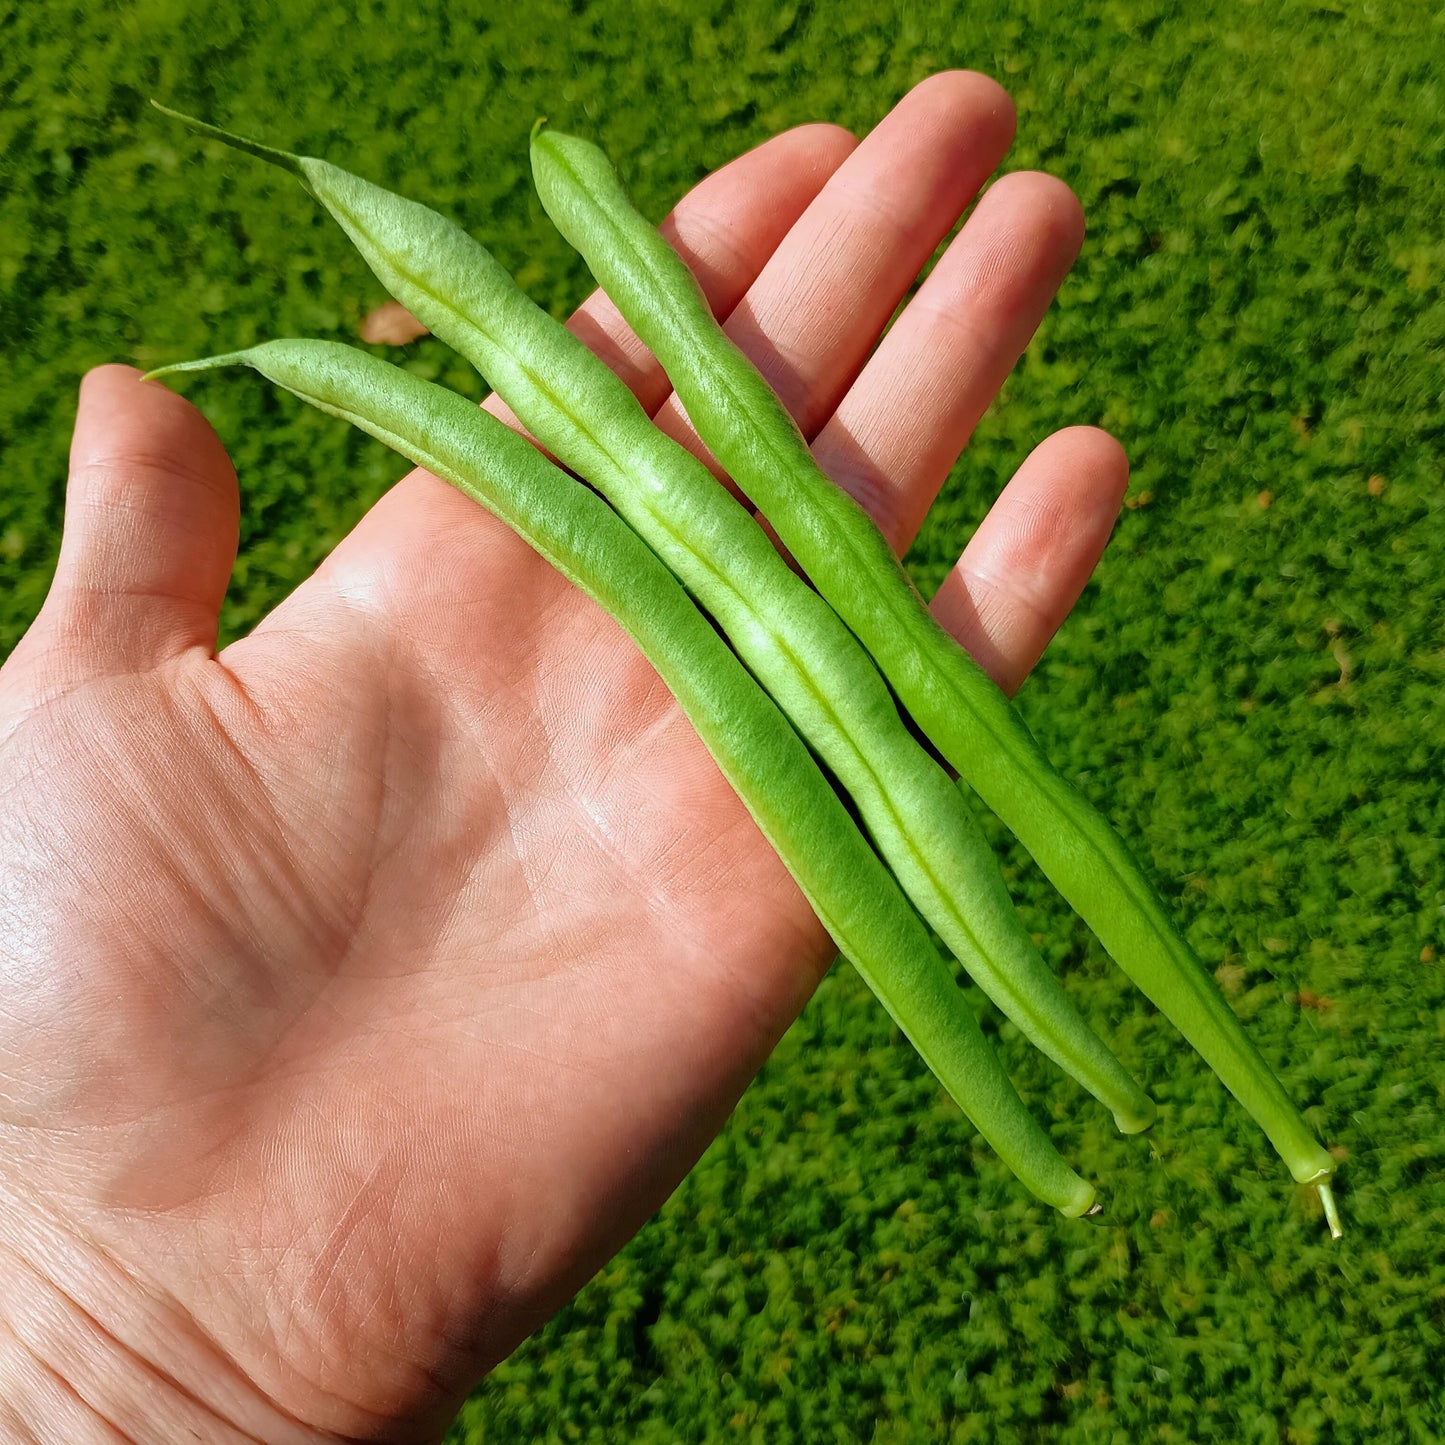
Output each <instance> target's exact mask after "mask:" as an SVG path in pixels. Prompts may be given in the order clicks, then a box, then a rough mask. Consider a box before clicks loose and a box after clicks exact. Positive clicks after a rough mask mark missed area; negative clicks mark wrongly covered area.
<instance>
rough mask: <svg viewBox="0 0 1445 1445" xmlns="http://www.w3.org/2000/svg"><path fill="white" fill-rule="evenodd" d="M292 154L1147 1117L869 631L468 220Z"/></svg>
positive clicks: (1076, 1046) (945, 918)
mask: <svg viewBox="0 0 1445 1445" xmlns="http://www.w3.org/2000/svg"><path fill="white" fill-rule="evenodd" d="M208 131H209V133H213V134H222V135H223V138H225V137H224V134H223V133H218V132H215V131H214V130H213V129H211V128H208ZM247 148H248V149H253V150H257V149H260V148H255V147H253V146H251V145H250V143H247ZM260 153H262V154H264V155H265V157H266V158H267V159H272V160H275V159H276V158H277V157H278V156H280V155H282V154H283V153H280V152H274V151H268V150H264V149H260ZM283 163H284V164H286V166H287V169H290V170H292V171H293V173H295V174H298V175H300V176H301V177H302V178H303V180H304V181H305V183H306V185H307V188H308V189H309V190H310V191H311V192H312V194H313V195H315V196H316V198H317V199H318V200H320V201H321V203H322V204H323V205H324V206H326V208H327V209H328V210H329V211H330V212H331V214H332V215H333V216H334V217H335V218H336V219H337V220H338V221H339V222H340V223H341V225H342V227H343V228H344V229H345V230H346V232H347V234H348V235H349V236H350V237H351V238H352V240H353V241H354V242H355V243H356V245H357V247H358V249H359V250H360V251H361V253H362V255H363V256H364V257H365V259H366V261H367V263H368V264H369V265H370V266H371V268H372V270H373V271H375V272H376V274H377V276H378V277H379V278H380V279H381V281H382V282H383V284H385V286H386V287H387V289H388V290H389V291H390V292H391V294H392V295H393V296H395V297H396V298H397V299H398V300H399V301H400V302H401V303H402V304H403V305H405V306H407V307H408V308H409V309H410V310H411V311H412V312H413V313H414V314H415V315H416V316H417V317H418V319H420V320H421V321H422V322H424V323H425V324H426V325H427V326H428V327H429V328H430V329H431V331H433V332H434V333H435V334H436V335H437V336H439V337H441V339H442V340H444V341H446V342H448V343H449V344H450V345H452V346H453V347H455V348H456V350H458V351H459V352H460V353H461V354H462V355H463V356H465V357H466V358H467V359H468V360H469V361H470V362H471V363H472V364H473V365H474V366H476V368H477V369H478V370H479V371H480V372H481V373H482V374H483V375H484V376H485V377H486V378H487V380H488V381H489V382H490V383H491V384H492V386H493V387H494V388H495V389H496V391H497V393H498V395H499V396H500V397H501V398H502V399H503V400H504V401H505V402H506V403H507V404H508V405H509V406H510V407H511V408H512V410H513V411H514V412H515V413H516V414H517V416H518V418H519V419H520V420H521V422H522V423H523V425H524V426H526V427H527V428H528V429H529V430H530V431H531V433H532V434H533V436H535V437H536V438H537V440H538V441H539V442H541V444H542V445H543V446H544V447H546V448H547V449H548V450H549V451H551V452H552V453H553V454H554V455H555V456H556V457H557V458H558V459H559V460H560V461H561V462H563V463H564V464H565V465H567V466H569V467H571V468H572V469H573V470H574V471H576V472H577V473H579V474H580V475H581V476H583V477H585V478H586V479H587V480H588V481H589V482H590V483H592V485H593V486H595V487H596V488H597V489H598V491H600V492H601V493H602V495H603V496H605V497H606V498H607V499H608V500H609V501H610V502H611V503H612V505H613V506H614V507H615V508H616V509H617V511H618V512H619V513H621V515H622V516H623V517H624V518H626V520H627V521H628V522H629V523H630V524H631V525H632V527H633V528H634V529H635V530H636V531H637V532H638V534H639V535H640V536H642V538H643V539H644V540H645V541H646V542H647V543H648V544H649V545H650V546H651V547H652V549H653V551H654V552H655V553H656V554H657V555H658V556H659V557H660V558H661V559H662V560H663V561H664V562H665V563H666V564H667V566H668V567H669V569H670V570H671V571H672V572H673V574H674V575H675V576H677V577H678V578H679V580H680V581H681V582H682V583H683V585H684V586H685V587H686V588H687V589H688V590H689V591H690V592H691V593H692V594H693V596H694V597H696V598H697V599H698V601H699V603H700V604H701V605H702V606H703V607H705V608H706V609H707V610H708V611H709V612H710V613H711V614H712V615H713V617H714V618H715V619H716V620H717V622H718V624H719V625H720V626H721V627H722V629H723V631H724V632H725V633H726V635H727V637H728V638H729V640H730V641H731V642H732V644H733V646H734V647H735V648H736V649H737V652H738V655H739V656H740V657H741V658H742V660H743V661H744V662H745V663H746V664H747V666H748V667H749V668H750V669H751V671H752V672H753V674H754V675H755V676H756V677H757V678H758V679H759V681H760V682H761V683H762V684H763V686H764V687H765V688H766V689H767V690H768V692H769V693H771V695H772V696H773V698H774V699H775V700H776V701H777V702H778V704H779V705H780V706H781V707H782V708H783V710H784V711H785V712H786V713H787V714H788V716H789V718H790V719H791V720H792V722H793V724H794V726H795V727H797V729H798V730H799V731H800V732H801V733H802V735H803V737H804V738H805V739H806V740H807V742H808V743H809V744H810V745H811V746H812V747H813V748H814V749H815V750H816V751H817V752H818V753H819V755H820V756H821V757H822V758H823V760H824V761H825V762H826V763H827V764H828V766H829V767H830V768H831V770H832V771H833V773H834V775H835V776H836V777H837V778H838V780H839V781H840V783H841V784H842V785H843V787H844V789H845V790H846V791H847V792H848V793H849V795H850V796H851V797H852V798H853V800H854V802H855V803H856V804H857V805H858V809H859V812H860V814H861V816H862V818H863V821H864V823H865V825H866V826H867V828H868V830H869V832H870V834H871V836H872V837H873V839H874V842H875V844H876V845H877V847H878V850H879V851H880V852H881V853H882V855H883V857H884V860H885V861H886V862H887V863H888V864H889V866H890V867H892V869H893V870H894V873H895V874H896V875H897V877H898V879H899V881H900V882H901V883H902V884H903V887H904V891H905V892H906V893H907V894H908V896H909V897H910V898H911V899H912V900H913V902H914V904H915V906H917V907H918V909H919V911H920V912H921V913H922V914H923V915H924V917H925V918H926V919H927V920H928V921H929V922H930V923H931V924H932V925H933V927H934V928H935V929H936V930H937V932H938V934H939V936H940V937H941V938H942V939H943V941H944V942H945V943H946V944H947V945H948V947H949V948H950V949H951V950H952V951H953V952H954V953H955V955H956V956H957V957H958V958H959V960H960V961H961V962H962V963H963V964H964V966H965V967H966V968H967V969H968V971H969V973H970V974H971V975H972V976H973V977H974V979H975V980H976V981H977V982H978V983H979V984H980V986H981V987H982V988H983V989H984V991H985V992H986V993H987V994H988V995H989V997H990V998H991V999H992V1000H993V1001H994V1002H995V1003H996V1004H997V1005H998V1006H999V1008H1000V1009H1002V1010H1003V1012H1004V1013H1005V1014H1007V1015H1008V1017H1009V1018H1011V1019H1012V1020H1014V1022H1015V1023H1017V1024H1018V1026H1019V1028H1020V1029H1021V1030H1022V1032H1023V1033H1024V1034H1025V1035H1026V1037H1028V1038H1029V1039H1030V1040H1031V1041H1032V1042H1033V1043H1034V1044H1035V1045H1036V1046H1037V1047H1038V1048H1039V1049H1040V1050H1041V1051H1042V1052H1044V1053H1045V1054H1047V1055H1048V1056H1049V1057H1050V1058H1051V1059H1053V1060H1054V1062H1055V1063H1057V1064H1058V1065H1059V1066H1060V1067H1061V1068H1063V1069H1064V1070H1065V1071H1066V1072H1067V1073H1069V1074H1070V1075H1072V1076H1073V1077H1074V1078H1075V1079H1077V1080H1078V1081H1079V1082H1080V1083H1081V1084H1082V1085H1083V1086H1084V1087H1085V1088H1086V1089H1088V1090H1089V1091H1090V1093H1092V1094H1093V1095H1094V1096H1095V1097H1096V1098H1098V1099H1099V1100H1100V1101H1101V1102H1103V1103H1104V1104H1105V1106H1106V1107H1107V1108H1109V1109H1110V1110H1111V1112H1112V1113H1113V1115H1114V1119H1115V1122H1116V1124H1117V1125H1118V1127H1119V1129H1120V1130H1121V1131H1123V1132H1125V1133H1137V1132H1139V1131H1141V1130H1143V1129H1146V1128H1148V1127H1149V1125H1150V1124H1152V1123H1153V1121H1154V1117H1155V1112H1156V1111H1155V1107H1154V1103H1153V1101H1152V1100H1151V1099H1150V1098H1149V1097H1148V1095H1147V1094H1145V1092H1144V1091H1143V1090H1142V1089H1141V1088H1140V1087H1139V1085H1138V1083H1137V1082H1136V1081H1135V1080H1134V1079H1133V1078H1132V1077H1131V1076H1130V1074H1129V1073H1128V1071H1127V1070H1125V1068H1124V1067H1123V1065H1122V1064H1121V1063H1120V1062H1119V1061H1118V1059H1117V1058H1115V1056H1114V1055H1113V1054H1112V1053H1111V1052H1110V1051H1109V1049H1108V1048H1107V1046H1106V1045H1105V1044H1104V1043H1103V1041H1102V1040H1101V1039H1100V1038H1099V1037H1098V1035H1097V1034H1096V1033H1094V1031H1093V1030H1092V1029H1090V1028H1089V1026H1088V1024H1087V1023H1085V1021H1084V1019H1083V1018H1082V1017H1081V1016H1080V1014H1079V1012H1078V1010H1077V1008H1076V1007H1075V1006H1074V1004H1073V1003H1072V1001H1071V1000H1070V999H1069V997H1068V995H1067V994H1066V993H1065V992H1064V989H1063V987H1062V985H1061V984H1060V982H1059V980H1058V978H1057V977H1056V976H1055V975H1054V974H1053V972H1052V971H1051V970H1050V969H1049V968H1048V966H1047V965H1046V964H1045V963H1044V961H1043V960H1042V958H1040V956H1039V953H1038V950H1037V949H1036V948H1035V947H1034V944H1033V941H1032V940H1031V939H1030V938H1029V936H1028V934H1027V932H1026V931H1025V929H1024V927H1023V924H1022V922H1021V921H1020V919H1019V917H1018V914H1017V912H1016V911H1015V909H1014V906H1013V902H1012V900H1011V899H1010V897H1009V895H1008V890H1007V889H1006V888H1005V886H1004V883H1003V879H1002V877H1001V876H1000V874H999V871H998V867H997V864H996V862H995V860H994V858H993V854H992V852H991V850H990V848H989V846H988V843H987V840H986V839H985V838H984V836H983V833H982V831H981V830H980V828H979V826H978V823H977V820H976V819H975V818H974V816H973V814H972V811H971V809H970V807H969V804H968V801H967V799H966V798H965V797H964V796H963V794H962V793H961V792H960V791H959V790H958V789H957V788H956V787H954V786H953V784H952V782H951V781H950V780H949V778H948V776H947V774H946V773H945V772H944V771H943V769H942V768H941V767H939V766H938V764H937V763H936V762H935V761H934V760H933V759H932V758H930V757H929V756H928V754H927V753H926V751H925V750H924V749H923V748H922V747H920V746H919V744H918V743H917V742H916V741H915V739H914V738H913V737H912V735H911V734H910V733H909V732H908V730H907V728H906V727H905V726H904V725H903V723H902V721H901V719H900V718H899V716H898V712H897V708H896V705H895V703H894V701H893V699H892V697H891V695H890V694H889V692H888V689H887V687H886V686H885V684H884V683H883V680H882V678H881V677H880V676H879V674H878V671H877V669H876V668H875V666H874V665H873V662H872V659H870V658H869V657H868V655H867V653H866V652H865V651H864V650H863V648H862V647H861V646H860V644H859V643H858V641H857V639H856V638H855V637H854V636H853V635H852V634H851V633H850V632H849V631H848V629H847V628H846V627H844V626H843V624H842V623H841V622H840V621H839V620H838V617H837V615H836V614H835V613H834V612H833V610H832V609H831V608H830V607H829V606H828V604H827V603H826V602H824V601H823V600H822V599H821V598H820V597H819V596H818V595H817V594H816V593H815V592H814V591H813V590H812V589H811V588H809V587H808V586H807V585H806V583H804V582H803V581H801V579H799V578H798V577H797V576H796V575H795V574H794V573H793V572H792V571H791V569H790V568H789V567H788V565H787V564H786V563H785V562H784V561H783V559H782V558H781V557H780V556H779V554H778V552H777V551H776V549H775V548H774V547H773V545H772V544H771V542H769V540H768V539H767V537H766V535H765V534H764V532H763V531H762V529H761V528H760V527H759V526H758V525H757V523H756V522H755V521H754V520H753V518H752V517H751V516H750V515H749V514H748V512H747V511H746V510H745V509H744V508H743V507H742V506H741V505H740V504H739V503H738V502H737V501H735V500H734V498H733V497H731V496H730V495H729V494H728V493H727V492H726V491H725V490H724V489H723V488H721V487H719V486H718V485H717V483H716V481H715V480H714V479H713V477H712V475H711V474H710V473H709V472H708V470H707V469H706V467H704V466H703V465H702V463H701V462H699V461H698V460H697V459H696V458H695V457H693V456H692V455H691V454H690V453H689V452H687V450H686V449H685V448H683V447H681V446H679V445H678V444H677V443H676V442H674V441H672V440H671V439H670V438H669V437H667V436H665V435H663V433H661V432H660V431H659V430H658V429H657V428H656V427H655V426H654V425H653V424H652V422H651V420H650V418H649V417H648V416H647V414H646V413H645V412H644V411H643V409H642V407H641V406H640V405H639V403H638V402H637V400H636V398H635V397H634V396H633V395H632V393H631V391H629V390H628V388H627V386H626V385H625V384H624V383H623V382H622V381H621V380H619V378H618V377H617V376H616V375H615V373H613V372H612V371H611V369H610V368H609V367H607V366H606V365H605V364H604V363H603V362H602V361H600V360H599V359H598V358H597V357H596V356H595V355H594V354H593V353H592V352H591V351H590V350H589V349H588V348H587V347H586V346H584V345H583V344H582V342H580V341H579V340H578V339H577V338H576V337H575V336H573V335H572V333H571V332H570V331H568V330H567V328H566V327H565V326H563V325H561V324H560V323H559V322H557V321H555V320H554V319H553V318H552V317H551V316H549V315H548V314H547V313H546V312H544V311H543V310H541V308H540V307H538V306H537V305H536V304H535V303H534V302H532V301H531V300H530V299H529V298H528V297H527V295H526V294H525V293H524V292H523V291H522V290H521V289H520V288H519V287H518V286H517V284H516V283H515V281H513V279H512V277H511V276H510V275H509V274H508V273H507V271H506V269H505V268H504V267H503V266H501V265H500V263H498V262H497V260H496V259H495V258H494V257H493V256H492V255H491V253H490V252H489V251H487V250H486V248H485V247H483V246H482V245H481V244H480V243H478V242H477V241H475V240H473V239H472V237H470V236H469V235H468V234H467V233H466V232H465V231H463V230H462V229H461V228H460V227H458V226H456V225H455V224H454V223H452V222H451V221H448V220H447V219H446V218H445V217H443V216H441V215H439V214H438V213H437V212H435V211H433V210H431V209H430V208H428V207H426V206H422V205H418V204H417V203H415V202H412V201H408V200H405V199H404V198H402V197H400V196H397V195H395V194H393V193H391V192H389V191H386V190H384V189H382V188H381V187H379V186H375V185H372V184H371V183H370V182H368V181H365V180H363V179H361V178H360V177H358V176H354V175H351V174H350V173H349V172H347V171H344V170H342V169H341V168H340V167H337V166H333V165H331V164H330V163H329V162H326V161H321V160H318V159H316V158H314V157H309V156H307V157H299V156H297V157H286V160H285V162H283Z"/></svg>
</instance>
